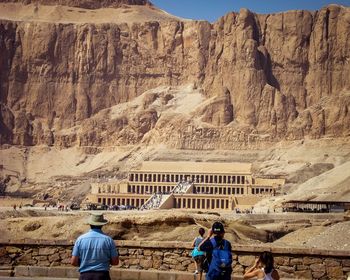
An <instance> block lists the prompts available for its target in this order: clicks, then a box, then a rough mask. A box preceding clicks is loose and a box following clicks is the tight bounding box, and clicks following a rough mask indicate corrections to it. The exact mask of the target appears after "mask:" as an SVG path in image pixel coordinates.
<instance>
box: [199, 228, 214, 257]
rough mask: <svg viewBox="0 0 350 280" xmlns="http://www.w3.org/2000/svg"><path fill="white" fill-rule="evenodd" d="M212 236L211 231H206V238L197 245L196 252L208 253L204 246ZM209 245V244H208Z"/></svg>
mask: <svg viewBox="0 0 350 280" xmlns="http://www.w3.org/2000/svg"><path fill="white" fill-rule="evenodd" d="M212 235H213V231H212V230H211V229H209V230H208V236H207V237H206V238H204V239H203V240H202V242H201V243H200V244H199V245H198V250H200V251H203V252H205V251H208V249H209V248H207V246H205V245H206V244H205V243H208V241H209V240H210V237H212ZM210 244H211V243H210Z"/></svg>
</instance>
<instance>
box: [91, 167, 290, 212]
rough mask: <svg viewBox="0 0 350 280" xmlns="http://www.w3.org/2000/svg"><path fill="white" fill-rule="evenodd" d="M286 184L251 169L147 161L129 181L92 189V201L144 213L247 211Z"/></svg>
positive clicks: (131, 175) (135, 171) (129, 176)
mask: <svg viewBox="0 0 350 280" xmlns="http://www.w3.org/2000/svg"><path fill="white" fill-rule="evenodd" d="M284 181H285V180H284V179H283V178H255V177H253V176H252V171H251V164H250V163H217V162H159V161H146V162H143V163H142V165H141V167H140V168H139V169H135V170H131V171H130V172H129V174H128V179H127V180H126V181H123V182H108V183H103V184H101V183H99V184H93V186H92V193H91V196H90V200H91V201H92V202H95V203H100V204H104V205H108V206H113V205H119V206H120V205H128V206H132V207H136V208H140V209H153V208H156V209H171V208H177V209H195V210H216V209H221V210H233V209H235V208H240V209H245V208H247V207H251V206H252V205H254V204H256V203H257V202H258V201H259V200H261V199H262V198H264V197H266V196H272V195H274V194H275V191H276V189H277V188H278V187H280V186H281V185H283V184H284Z"/></svg>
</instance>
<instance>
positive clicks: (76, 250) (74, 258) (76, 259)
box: [70, 240, 79, 266]
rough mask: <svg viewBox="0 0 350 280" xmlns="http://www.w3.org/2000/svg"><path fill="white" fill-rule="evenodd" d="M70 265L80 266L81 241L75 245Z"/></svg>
mask: <svg viewBox="0 0 350 280" xmlns="http://www.w3.org/2000/svg"><path fill="white" fill-rule="evenodd" d="M70 264H71V265H73V266H79V240H77V241H76V242H75V244H74V247H73V251H72V257H71V259H70Z"/></svg>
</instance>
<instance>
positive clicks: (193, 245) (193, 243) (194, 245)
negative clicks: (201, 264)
mask: <svg viewBox="0 0 350 280" xmlns="http://www.w3.org/2000/svg"><path fill="white" fill-rule="evenodd" d="M196 240H197V237H195V238H194V240H193V242H192V247H193V248H194V247H196Z"/></svg>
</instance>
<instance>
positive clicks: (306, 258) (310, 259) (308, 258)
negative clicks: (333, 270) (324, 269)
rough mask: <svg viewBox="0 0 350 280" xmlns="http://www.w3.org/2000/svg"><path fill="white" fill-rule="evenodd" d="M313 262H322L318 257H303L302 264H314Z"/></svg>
mask: <svg viewBox="0 0 350 280" xmlns="http://www.w3.org/2000/svg"><path fill="white" fill-rule="evenodd" d="M315 263H322V260H321V259H318V258H311V257H304V258H303V264H304V265H310V264H315Z"/></svg>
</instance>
